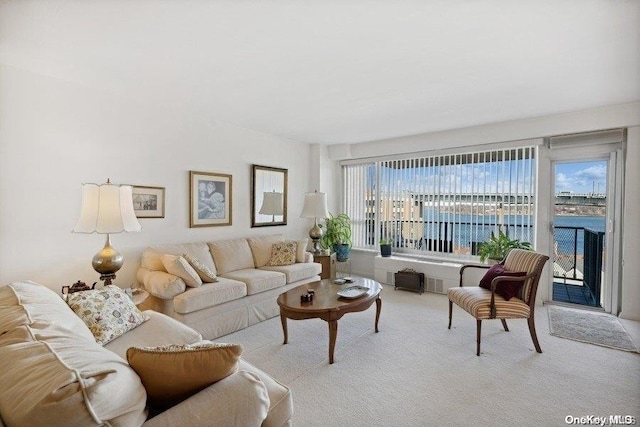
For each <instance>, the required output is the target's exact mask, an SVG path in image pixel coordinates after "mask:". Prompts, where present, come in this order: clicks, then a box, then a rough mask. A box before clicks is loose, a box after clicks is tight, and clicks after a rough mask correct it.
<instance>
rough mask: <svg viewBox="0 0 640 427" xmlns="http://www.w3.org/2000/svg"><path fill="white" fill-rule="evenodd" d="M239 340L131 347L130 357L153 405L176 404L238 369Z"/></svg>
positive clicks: (153, 406) (128, 357)
mask: <svg viewBox="0 0 640 427" xmlns="http://www.w3.org/2000/svg"><path fill="white" fill-rule="evenodd" d="M241 354H242V346H241V345H239V344H222V343H210V342H203V343H197V344H190V345H169V346H160V347H141V348H138V347H130V348H129V349H128V350H127V361H128V362H129V366H131V368H133V370H134V371H136V373H137V374H138V376H139V377H140V379H141V380H142V384H143V385H144V388H145V389H146V391H147V402H148V404H149V406H151V407H152V408H154V409H163V408H167V407H170V406H173V405H175V404H176V403H179V402H181V401H183V400H184V399H186V398H188V397H189V396H191V395H193V394H196V393H197V392H199V391H200V390H202V389H204V388H206V387H208V386H210V385H211V384H213V383H215V382H217V381H220V380H221V379H223V378H225V377H227V376H229V375H231V374H233V373H234V372H236V371H237V370H238V360H239V359H240V355H241Z"/></svg>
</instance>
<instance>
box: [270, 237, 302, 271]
mask: <svg viewBox="0 0 640 427" xmlns="http://www.w3.org/2000/svg"><path fill="white" fill-rule="evenodd" d="M297 246H298V245H297V243H296V242H294V241H291V240H289V241H286V242H278V243H274V244H273V246H272V247H271V258H269V261H268V262H267V265H268V266H270V267H273V266H280V265H291V264H294V263H295V262H296V247H297Z"/></svg>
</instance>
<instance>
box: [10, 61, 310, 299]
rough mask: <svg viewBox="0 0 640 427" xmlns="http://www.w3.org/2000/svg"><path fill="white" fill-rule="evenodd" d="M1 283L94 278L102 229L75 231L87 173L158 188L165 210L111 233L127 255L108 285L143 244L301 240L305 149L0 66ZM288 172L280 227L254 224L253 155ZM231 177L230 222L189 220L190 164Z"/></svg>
mask: <svg viewBox="0 0 640 427" xmlns="http://www.w3.org/2000/svg"><path fill="white" fill-rule="evenodd" d="M0 87H1V88H2V91H0V208H1V209H0V283H8V282H11V281H15V280H23V279H30V280H34V281H37V282H40V283H43V284H45V285H47V286H49V287H51V288H53V289H55V290H59V289H60V286H62V285H65V284H71V283H72V282H74V281H76V280H79V279H80V280H83V281H85V282H90V283H93V282H94V281H97V280H98V275H97V273H96V272H95V271H93V268H92V267H91V258H92V257H93V255H94V254H95V253H96V252H98V250H100V249H101V248H102V246H103V245H104V236H103V235H97V234H91V235H87V234H74V233H71V229H72V228H73V226H74V225H75V222H76V220H77V218H78V215H79V212H80V199H81V191H80V184H81V183H83V182H96V183H103V182H105V181H106V179H107V178H111V180H112V182H115V183H127V184H134V185H136V184H137V185H148V186H161V187H166V216H165V218H164V219H141V220H140V223H141V224H142V227H143V230H142V232H141V233H128V234H127V233H123V234H116V235H113V236H112V244H113V246H114V247H115V248H116V249H118V250H119V251H120V252H121V253H122V254H123V255H124V256H125V265H124V267H123V268H122V270H120V272H119V273H118V274H117V280H116V282H117V283H118V284H119V285H121V286H123V285H130V284H131V283H133V281H134V280H135V273H136V270H137V267H138V264H139V256H140V253H141V250H142V249H143V248H144V247H146V246H147V245H151V244H162V243H171V242H188V241H199V240H212V239H223V238H232V237H240V236H248V235H257V234H270V233H283V234H285V235H286V236H289V237H303V236H306V235H307V233H308V230H309V228H310V227H311V223H310V222H309V221H308V220H305V219H300V218H299V213H300V211H301V210H302V202H303V198H304V196H303V194H304V192H305V191H309V189H310V185H309V183H310V177H309V175H310V174H309V172H308V171H309V157H310V147H309V145H306V144H301V143H297V142H293V141H286V140H283V139H279V138H275V137H273V136H269V135H264V134H260V133H257V132H253V131H249V130H246V129H241V128H237V127H234V126H230V125H227V124H223V123H217V122H214V121H212V120H210V119H209V118H208V117H207V116H206V112H203V114H202V116H200V117H193V116H186V115H184V114H182V113H181V111H180V110H179V109H176V108H173V107H172V106H171V105H160V106H151V105H145V104H144V103H143V102H141V101H140V100H135V99H119V98H115V97H113V96H110V95H109V94H107V93H101V92H96V91H94V90H91V89H87V88H85V87H82V86H78V85H74V84H69V83H66V82H64V81H60V80H54V79H50V78H47V77H43V76H40V75H34V74H31V73H27V72H24V71H22V70H18V69H15V68H12V67H8V66H1V67H0ZM253 163H256V164H260V165H266V166H275V167H281V168H286V169H288V170H289V199H288V209H289V210H288V225H287V226H278V227H260V228H254V229H252V228H251V217H250V203H249V201H250V179H251V164H253ZM190 170H196V171H211V172H220V173H227V174H232V175H233V225H232V226H222V227H204V228H189V171H190Z"/></svg>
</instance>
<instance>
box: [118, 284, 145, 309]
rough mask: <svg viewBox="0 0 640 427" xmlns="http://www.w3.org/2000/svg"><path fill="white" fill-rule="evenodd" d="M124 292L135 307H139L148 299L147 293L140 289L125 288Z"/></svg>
mask: <svg viewBox="0 0 640 427" xmlns="http://www.w3.org/2000/svg"><path fill="white" fill-rule="evenodd" d="M124 291H125V292H126V293H127V295H129V297H130V298H131V299H132V300H133V303H134V304H135V305H136V306H139V305H140V304H142V303H143V302H145V300H146V299H147V298H149V292H147V291H146V290H144V289H142V288H126V289H125V290H124Z"/></svg>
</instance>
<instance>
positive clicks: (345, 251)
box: [333, 244, 351, 262]
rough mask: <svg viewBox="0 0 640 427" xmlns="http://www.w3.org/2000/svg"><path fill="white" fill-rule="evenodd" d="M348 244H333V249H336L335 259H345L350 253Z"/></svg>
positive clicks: (342, 260) (341, 260)
mask: <svg viewBox="0 0 640 427" xmlns="http://www.w3.org/2000/svg"><path fill="white" fill-rule="evenodd" d="M349 249H350V248H349V245H341V244H338V245H333V250H334V251H336V260H338V261H340V262H344V261H347V260H348V259H349V256H350V255H351V251H350V250H349Z"/></svg>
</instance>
